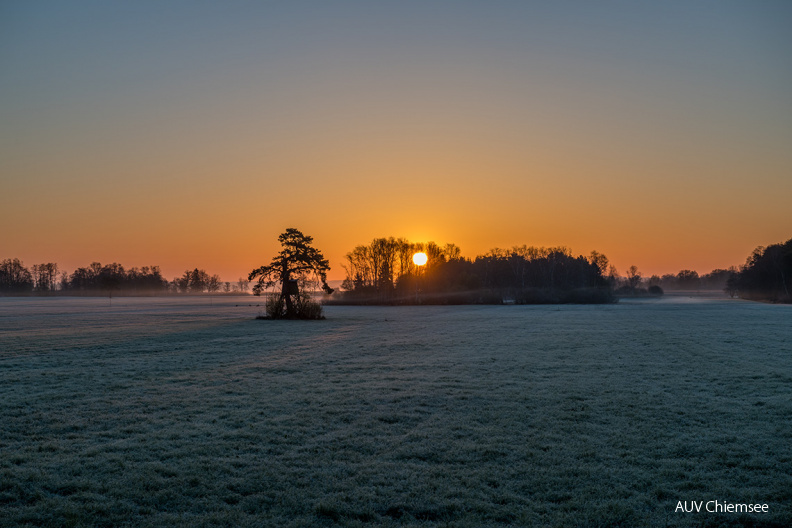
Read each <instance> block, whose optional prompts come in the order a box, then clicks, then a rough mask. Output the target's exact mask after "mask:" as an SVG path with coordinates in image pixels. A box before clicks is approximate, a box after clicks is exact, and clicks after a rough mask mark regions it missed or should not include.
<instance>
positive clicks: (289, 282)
mask: <svg viewBox="0 0 792 528" xmlns="http://www.w3.org/2000/svg"><path fill="white" fill-rule="evenodd" d="M278 241H279V242H280V243H281V246H282V247H283V249H281V251H280V253H278V255H277V256H275V257H274V258H273V259H272V262H270V264H269V265H268V266H261V267H260V268H257V269H254V270H253V271H251V272H250V275H249V276H248V280H249V281H252V280H257V281H258V282H257V283H256V284H255V285H254V286H253V293H254V294H255V295H260V294H261V292H262V291H263V290H264V289H266V288H270V287H272V286H275V285H276V284H277V283H280V284H281V293H280V297H279V300H278V302H279V303H281V304H282V305H283V306H284V307H285V312H283V313H280V314H276V313H273V314H271V315H273V316H276V317H278V316H280V317H287V318H294V317H303V316H305V315H306V314H305V313H301V308H302V303H303V302H304V301H306V300H309V299H307V298H302V297H301V295H300V291H299V281H303V282H304V283H308V282H321V283H322V289H323V290H324V292H325V293H328V294H330V293H333V289H332V288H330V287H329V286H328V285H327V272H328V270H329V269H330V263H329V262H328V261H327V259H325V258H324V255H322V252H321V251H319V250H318V249H316V248H314V247H313V246H312V245H311V244H312V243H313V237H310V236H307V235H304V234H303V233H301V232H300V231H299V230H297V229H294V228H289V229H287V230H286V231H285V232H284V233H283V234H281V235H280V236H279V237H278ZM292 296H296V301H297V305H295V300H294V299H293V298H292ZM319 315H321V313H320V314H319Z"/></svg>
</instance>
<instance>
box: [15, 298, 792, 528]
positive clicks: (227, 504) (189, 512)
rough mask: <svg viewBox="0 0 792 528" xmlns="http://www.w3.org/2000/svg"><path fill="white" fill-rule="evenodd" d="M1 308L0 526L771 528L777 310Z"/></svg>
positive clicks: (787, 379)
mask: <svg viewBox="0 0 792 528" xmlns="http://www.w3.org/2000/svg"><path fill="white" fill-rule="evenodd" d="M2 302H3V304H0V330H3V332H0V350H3V351H4V352H3V353H2V354H0V423H2V424H3V425H2V428H0V453H1V454H2V456H0V525H2V526H228V525H234V526H335V525H339V526H366V525H381V526H470V527H474V526H504V525H513V526H579V527H596V526H708V527H709V526H712V527H715V526H757V527H760V526H764V527H771V526H788V525H790V524H792V512H791V511H790V504H792V423H791V420H792V418H791V417H792V374H791V373H792V354H790V352H791V351H792V349H791V348H790V342H792V341H791V340H790V337H792V330H791V329H790V327H789V324H788V321H789V316H790V315H792V312H790V309H789V307H785V306H770V305H759V304H753V303H747V302H742V301H733V302H702V303H698V302H687V301H686V300H685V299H681V300H679V299H678V300H674V299H664V300H660V301H646V302H635V303H632V304H630V303H620V304H619V305H607V306H561V307H534V306H504V307H491V306H487V307H401V308H400V307H368V308H360V307H328V308H326V311H327V317H328V319H327V320H325V321H320V322H302V321H283V322H275V321H273V322H269V323H267V324H265V325H262V324H261V322H259V321H253V320H251V310H255V308H251V307H248V306H247V305H245V306H235V305H234V304H233V301H224V304H220V305H219V306H218V303H217V302H216V301H215V304H214V305H213V306H205V305H204V306H200V305H193V304H188V303H190V302H197V301H175V300H173V301H168V302H169V303H171V304H166V305H162V306H160V305H155V306H153V307H152V306H151V305H149V304H147V303H151V302H153V301H151V300H146V299H143V300H118V301H116V300H114V301H113V307H112V309H111V310H110V311H107V306H105V305H102V304H101V302H102V301H101V300H94V301H91V300H82V301H80V303H81V304H78V307H77V308H74V307H73V306H72V307H70V306H68V304H63V303H68V302H70V301H68V300H64V299H53V300H48V301H42V300H15V301H8V300H2ZM12 302H13V303H16V304H13V305H12V304H9V303H12ZM25 302H27V303H29V304H24V303H25ZM74 302H76V301H74ZM57 303H62V304H57ZM180 303H181V304H180ZM253 315H255V313H253ZM716 499H717V500H719V501H730V502H765V503H768V504H769V505H770V513H768V514H763V515H750V516H748V515H746V516H736V515H728V514H703V513H702V514H682V513H674V508H675V506H676V504H677V501H692V500H716Z"/></svg>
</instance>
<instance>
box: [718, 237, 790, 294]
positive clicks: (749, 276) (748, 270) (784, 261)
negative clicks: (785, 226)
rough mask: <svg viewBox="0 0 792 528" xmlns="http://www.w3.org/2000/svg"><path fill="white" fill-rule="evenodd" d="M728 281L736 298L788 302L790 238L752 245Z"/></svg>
mask: <svg viewBox="0 0 792 528" xmlns="http://www.w3.org/2000/svg"><path fill="white" fill-rule="evenodd" d="M731 282H732V285H733V286H735V287H736V289H737V290H738V291H739V293H740V297H745V298H749V299H760V300H769V301H781V302H792V239H790V240H788V241H786V242H784V243H783V244H773V245H770V246H767V247H761V246H760V247H758V248H756V249H755V250H754V252H753V254H752V255H751V256H750V257H748V260H747V261H746V263H745V266H743V268H742V270H741V271H740V272H739V273H737V274H736V276H735V278H734V281H731Z"/></svg>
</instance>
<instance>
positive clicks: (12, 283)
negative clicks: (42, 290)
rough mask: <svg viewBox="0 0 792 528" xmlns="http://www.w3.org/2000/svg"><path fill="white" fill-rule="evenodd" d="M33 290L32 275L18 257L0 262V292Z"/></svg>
mask: <svg viewBox="0 0 792 528" xmlns="http://www.w3.org/2000/svg"><path fill="white" fill-rule="evenodd" d="M31 290H33V277H32V276H31V275H30V270H28V269H27V268H26V267H25V266H24V265H23V264H22V262H20V260H19V259H13V260H12V259H5V260H4V261H2V262H0V292H5V293H26V292H29V291H31Z"/></svg>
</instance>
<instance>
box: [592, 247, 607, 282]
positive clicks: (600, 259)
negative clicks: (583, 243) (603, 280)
mask: <svg viewBox="0 0 792 528" xmlns="http://www.w3.org/2000/svg"><path fill="white" fill-rule="evenodd" d="M589 261H591V263H592V264H594V265H595V266H597V268H599V270H600V273H601V274H602V276H603V277H605V276H606V275H607V274H608V257H606V256H605V255H603V254H602V253H600V252H599V251H592V252H591V256H590V257H589Z"/></svg>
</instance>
